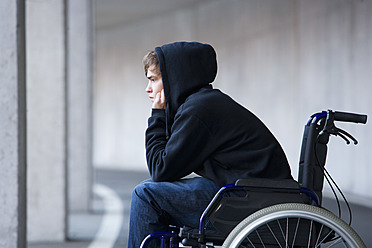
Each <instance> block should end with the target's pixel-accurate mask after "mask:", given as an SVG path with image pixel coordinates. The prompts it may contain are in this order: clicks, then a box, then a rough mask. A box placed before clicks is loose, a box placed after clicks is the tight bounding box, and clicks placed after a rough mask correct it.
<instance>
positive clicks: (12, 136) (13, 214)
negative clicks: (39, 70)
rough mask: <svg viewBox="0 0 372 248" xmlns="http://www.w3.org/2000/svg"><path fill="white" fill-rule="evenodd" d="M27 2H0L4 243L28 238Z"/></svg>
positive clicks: (0, 233) (0, 222)
mask: <svg viewBox="0 0 372 248" xmlns="http://www.w3.org/2000/svg"><path fill="white" fill-rule="evenodd" d="M24 10H25V4H24V2H23V1H14V0H5V1H1V2H0V16H1V22H0V30H1V34H0V53H1V55H0V171H1V173H0V247H24V246H25V238H26V224H25V222H24V219H25V218H26V183H25V182H26V135H25V134H26V94H25V93H26V82H25V70H26V68H25V19H24Z"/></svg>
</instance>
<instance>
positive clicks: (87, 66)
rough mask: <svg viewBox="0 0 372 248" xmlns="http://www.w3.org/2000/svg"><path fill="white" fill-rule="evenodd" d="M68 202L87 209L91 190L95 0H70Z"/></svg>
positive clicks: (68, 48)
mask: <svg viewBox="0 0 372 248" xmlns="http://www.w3.org/2000/svg"><path fill="white" fill-rule="evenodd" d="M67 3H68V4H67V6H68V8H67V17H68V19H67V25H68V33H67V37H68V39H67V75H68V77H67V79H68V80H67V82H68V87H67V89H68V98H67V99H68V118H67V119H68V122H67V125H68V133H67V135H68V201H69V210H71V211H86V210H88V207H89V200H90V196H91V194H90V192H91V189H92V187H91V186H92V126H91V124H92V120H91V118H92V73H93V72H92V71H93V67H92V63H93V49H92V44H93V37H92V26H93V20H92V1H90V0H68V2H67Z"/></svg>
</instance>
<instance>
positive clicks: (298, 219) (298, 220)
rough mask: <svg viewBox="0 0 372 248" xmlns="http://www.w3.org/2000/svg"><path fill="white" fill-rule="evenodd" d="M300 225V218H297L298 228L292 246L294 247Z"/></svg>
mask: <svg viewBox="0 0 372 248" xmlns="http://www.w3.org/2000/svg"><path fill="white" fill-rule="evenodd" d="M299 225H300V218H297V224H296V229H295V233H294V235H293V241H292V248H293V247H294V245H295V242H296V238H297V232H298V227H299Z"/></svg>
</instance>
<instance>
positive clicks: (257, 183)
mask: <svg viewBox="0 0 372 248" xmlns="http://www.w3.org/2000/svg"><path fill="white" fill-rule="evenodd" d="M235 186H240V187H252V188H272V189H290V190H293V189H298V190H299V189H300V185H299V184H298V182H297V181H295V180H294V179H269V178H246V179H238V180H237V181H236V182H235Z"/></svg>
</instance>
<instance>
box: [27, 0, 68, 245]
mask: <svg viewBox="0 0 372 248" xmlns="http://www.w3.org/2000/svg"><path fill="white" fill-rule="evenodd" d="M65 7H66V3H65V1H26V51H27V54H26V64H27V238H28V240H29V241H37V240H44V241H63V240H64V239H65V237H66V232H65V230H66V223H67V222H66V219H67V209H66V205H67V197H66V195H67V194H66V188H67V175H66V172H67V168H66V166H67V138H66V137H67V134H66V131H67V127H66V123H67V120H66V117H67V116H66V110H67V104H66V84H65V79H66V55H65V54H66V44H65V39H66V22H65V11H64V10H65ZM51 220H53V221H51Z"/></svg>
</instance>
